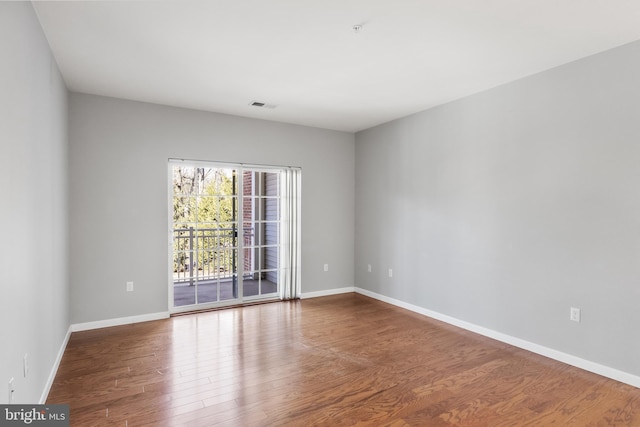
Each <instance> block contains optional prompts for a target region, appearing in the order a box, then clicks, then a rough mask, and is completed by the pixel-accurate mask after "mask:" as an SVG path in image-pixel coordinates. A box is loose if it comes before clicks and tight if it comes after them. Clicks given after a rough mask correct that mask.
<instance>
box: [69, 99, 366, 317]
mask: <svg viewBox="0 0 640 427" xmlns="http://www.w3.org/2000/svg"><path fill="white" fill-rule="evenodd" d="M69 115H70V219H71V223H70V227H71V229H70V256H71V267H70V276H71V321H72V323H82V322H89V321H96V320H104V319H112V318H119V317H126V316H135V315H142V314H147V313H156V312H163V311H167V309H168V301H167V299H168V298H167V295H168V290H167V286H168V266H167V263H168V255H167V250H168V236H167V218H168V211H167V210H168V208H167V204H168V201H167V197H168V195H167V160H168V159H169V158H185V159H200V160H212V161H225V162H243V163H255V164H271V165H290V166H300V167H302V218H303V220H302V269H303V273H302V291H303V293H309V292H319V291H323V290H329V289H334V288H338V287H343V286H353V283H354V277H353V265H354V243H353V222H354V204H353V197H354V194H353V191H354V188H353V181H354V171H353V164H354V161H355V160H354V155H355V143H354V135H353V134H351V133H344V132H336V131H329V130H321V129H315V128H309V127H302V126H293V125H286V124H281V123H275V122H268V121H261V120H254V119H245V118H240V117H234V116H227V115H221V114H214V113H205V112H199V111H194V110H186V109H179V108H172V107H165V106H159V105H153V104H145V103H139V102H132V101H124V100H118V99H113V98H105V97H99V96H93V95H84V94H71V96H70V109H69ZM324 263H329V264H330V270H329V272H326V273H325V272H323V268H322V267H323V264H324ZM128 280H132V281H134V283H135V291H134V292H126V291H125V283H126V281H128Z"/></svg>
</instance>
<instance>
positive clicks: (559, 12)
mask: <svg viewBox="0 0 640 427" xmlns="http://www.w3.org/2000/svg"><path fill="white" fill-rule="evenodd" d="M34 7H35V9H36V12H37V14H38V17H39V19H40V22H41V24H42V28H43V30H44V33H45V35H46V37H47V39H48V40H49V43H50V45H51V49H52V50H53V54H54V56H55V58H56V60H57V61H58V64H59V66H60V70H61V71H62V74H63V76H64V79H65V81H66V84H67V86H68V88H69V89H70V90H71V91H76V92H85V93H92V94H98V95H105V96H113V97H118V98H125V99H132V100H139V101H146V102H152V103H158V104H165V105H173V106H179V107H186V108H194V109H199V110H205V111H215V112H220V113H226V114H234V115H238V116H245V117H255V118H260V119H266V120H275V121H280V122H286V123H296V124H301V125H308V126H317V127H322V128H328V129H337V130H344V131H351V132H354V131H358V130H362V129H366V128H369V127H371V126H375V125H377V124H380V123H384V122H387V121H389V120H393V119H395V118H398V117H402V116H405V115H408V114H411V113H415V112H418V111H421V110H424V109H427V108H430V107H433V106H435V105H439V104H442V103H445V102H448V101H451V100H454V99H457V98H461V97H463V96H466V95H470V94H473V93H476V92H479V91H482V90H485V89H488V88H491V87H494V86H497V85H500V84H502V83H506V82H509V81H512V80H515V79H518V78H521V77H524V76H527V75H530V74H533V73H537V72H539V71H542V70H546V69H549V68H552V67H555V66H558V65H560V64H564V63H567V62H570V61H573V60H576V59H578V58H582V57H585V56H588V55H592V54H594V53H597V52H600V51H603V50H607V49H610V48H613V47H616V46H619V45H622V44H625V43H628V42H631V41H634V40H638V39H640V1H638V0H315V1H314V0H211V1H193V0H173V1H71V2H57V1H52V2H49V1H45V2H34ZM356 24H360V25H362V29H361V31H360V32H359V33H357V34H356V33H355V32H354V31H353V30H352V27H353V26H354V25H356ZM251 101H261V102H266V103H269V104H274V105H276V106H277V107H276V108H274V109H260V108H256V107H252V106H249V103H250V102H251Z"/></svg>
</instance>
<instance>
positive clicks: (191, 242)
mask: <svg viewBox="0 0 640 427" xmlns="http://www.w3.org/2000/svg"><path fill="white" fill-rule="evenodd" d="M189 249H190V251H189V252H190V256H189V286H193V258H194V257H195V256H196V253H195V250H194V249H193V227H189Z"/></svg>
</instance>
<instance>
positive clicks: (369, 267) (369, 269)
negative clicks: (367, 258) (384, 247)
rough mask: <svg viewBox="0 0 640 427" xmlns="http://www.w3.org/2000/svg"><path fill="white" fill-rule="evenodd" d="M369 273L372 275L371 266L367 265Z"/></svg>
mask: <svg viewBox="0 0 640 427" xmlns="http://www.w3.org/2000/svg"><path fill="white" fill-rule="evenodd" d="M367 271H368V272H369V273H371V264H369V265H367Z"/></svg>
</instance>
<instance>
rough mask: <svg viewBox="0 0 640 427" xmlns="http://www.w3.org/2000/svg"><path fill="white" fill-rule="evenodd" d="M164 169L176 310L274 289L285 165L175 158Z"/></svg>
mask: <svg viewBox="0 0 640 427" xmlns="http://www.w3.org/2000/svg"><path fill="white" fill-rule="evenodd" d="M169 174H170V187H171V210H172V219H171V221H170V234H171V242H172V245H171V249H170V272H171V280H170V285H169V286H170V299H171V301H172V307H173V310H174V311H186V310H192V309H199V308H206V307H208V306H211V307H215V306H221V305H233V304H238V303H241V302H243V301H247V300H259V299H267V298H276V297H278V295H279V290H280V289H279V283H280V282H281V280H280V275H281V274H282V269H283V266H282V265H281V263H280V256H281V253H282V249H283V247H282V245H281V236H282V233H281V226H282V215H281V206H282V200H281V194H280V189H281V176H282V171H281V170H279V169H271V168H250V167H244V166H243V167H241V166H233V165H231V166H228V165H216V164H206V163H200V162H184V161H172V162H170V165H169Z"/></svg>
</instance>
